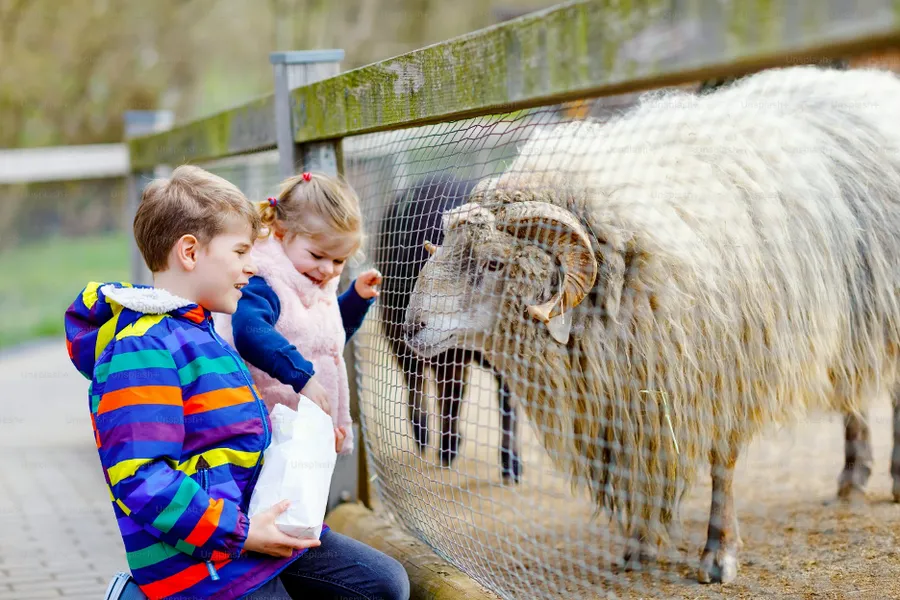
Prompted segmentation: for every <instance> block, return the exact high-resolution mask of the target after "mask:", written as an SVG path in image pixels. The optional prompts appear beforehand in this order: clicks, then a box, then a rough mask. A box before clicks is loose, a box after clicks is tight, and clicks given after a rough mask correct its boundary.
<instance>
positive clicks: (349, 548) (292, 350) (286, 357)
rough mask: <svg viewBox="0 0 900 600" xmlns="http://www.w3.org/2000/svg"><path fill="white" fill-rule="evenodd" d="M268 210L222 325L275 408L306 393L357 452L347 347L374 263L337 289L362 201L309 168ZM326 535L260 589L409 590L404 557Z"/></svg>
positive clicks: (338, 437)
mask: <svg viewBox="0 0 900 600" xmlns="http://www.w3.org/2000/svg"><path fill="white" fill-rule="evenodd" d="M259 212H260V216H261V218H262V224H263V226H264V230H263V233H262V238H261V239H260V240H258V241H257V242H256V243H255V244H254V246H253V249H252V250H251V261H252V262H253V263H254V265H255V266H256V269H257V275H255V276H254V277H251V278H250V281H249V283H248V284H247V285H246V286H245V287H244V288H243V289H242V292H243V294H242V297H241V299H240V301H239V302H238V307H237V311H236V312H235V313H234V315H233V316H231V317H230V318H229V316H228V315H219V316H221V317H222V318H221V319H220V320H217V323H216V328H217V330H218V331H219V332H220V335H222V337H225V338H226V339H227V340H228V341H229V342H231V343H232V345H233V346H234V347H235V349H236V350H237V351H238V353H239V354H240V355H241V357H242V358H243V359H244V361H245V362H246V363H247V366H248V368H249V370H250V372H251V374H252V375H253V379H254V383H255V384H256V386H257V388H258V389H259V392H260V395H261V396H262V398H263V400H264V402H265V403H266V406H267V407H268V408H269V410H270V411H271V410H272V407H273V406H274V405H275V404H277V403H281V404H285V405H287V406H289V407H291V408H296V407H297V403H298V400H299V394H303V395H304V396H306V397H308V398H310V399H311V400H312V401H313V402H315V403H316V404H318V405H319V406H320V407H321V408H322V409H323V410H324V411H325V412H327V413H329V414H330V415H331V417H332V420H333V422H334V424H335V449H336V450H337V451H338V453H340V454H349V453H350V452H352V451H353V446H354V439H353V429H352V427H351V425H352V423H351V420H350V394H349V387H348V381H347V371H346V365H345V363H344V357H343V349H344V345H345V344H346V342H347V340H349V339H350V338H351V337H352V336H353V334H354V333H355V332H356V330H357V329H359V327H360V326H361V325H362V322H363V319H364V318H365V315H366V312H367V311H368V309H369V307H370V306H371V305H372V303H373V302H374V301H375V298H376V297H377V296H378V290H377V289H376V287H375V286H377V285H378V284H380V283H381V274H380V273H378V271H376V270H374V269H372V270H369V271H366V272H365V273H363V274H362V275H360V276H359V277H358V278H357V279H356V280H355V281H354V282H353V284H352V285H351V286H350V287H349V289H348V290H347V291H346V292H344V293H343V294H342V295H341V296H340V297H338V296H337V293H336V292H337V285H338V280H339V278H340V275H341V273H342V272H343V270H344V265H345V264H346V262H347V260H348V259H349V258H350V257H351V256H353V255H354V254H355V253H356V252H357V250H358V249H359V247H360V245H361V243H362V232H361V229H362V217H361V214H360V209H359V199H358V198H357V196H356V193H355V192H354V191H353V189H352V188H351V187H350V186H349V185H347V184H346V183H344V182H343V181H341V180H339V179H334V178H331V177H328V176H326V175H323V174H318V173H303V174H302V175H297V176H294V177H291V178H288V179H286V180H285V181H284V182H283V183H282V187H281V191H280V193H279V194H278V196H277V197H272V198H269V199H268V200H267V201H265V202H261V203H260V204H259ZM321 542H322V543H321V546H319V547H317V548H315V552H313V551H306V552H305V553H304V554H302V555H301V556H300V558H298V559H297V560H296V561H294V563H292V565H291V566H290V567H288V568H287V569H286V570H285V571H283V572H282V574H281V576H280V578H276V579H275V580H273V581H272V582H270V583H271V586H272V589H268V588H266V589H261V590H259V591H258V592H257V593H259V594H263V595H266V594H268V595H267V597H269V598H271V597H273V593H274V594H275V595H274V597H281V596H278V594H279V593H280V594H285V593H286V594H288V595H289V597H292V598H300V597H303V598H309V597H312V596H311V595H312V594H313V593H314V592H315V593H316V594H319V595H316V596H315V597H316V598H318V597H332V596H333V597H338V596H340V597H347V595H348V593H351V594H353V593H355V594H358V595H359V597H362V598H375V597H378V598H406V597H408V595H409V581H408V578H407V575H406V571H405V570H404V569H403V567H402V566H401V565H400V563H398V562H397V561H395V560H394V559H392V558H390V557H388V556H387V555H384V554H382V553H381V552H378V551H377V550H375V549H373V548H370V547H369V546H366V545H365V544H362V543H360V542H358V541H356V540H352V539H350V538H347V537H345V536H342V535H340V534H338V533H336V532H334V531H331V530H330V529H327V528H326V529H325V530H324V531H323V533H322V537H321ZM279 579H280V580H279ZM282 586H283V588H284V589H283V590H282V589H281V587H282ZM329 594H331V595H332V596H329ZM352 597H357V596H352Z"/></svg>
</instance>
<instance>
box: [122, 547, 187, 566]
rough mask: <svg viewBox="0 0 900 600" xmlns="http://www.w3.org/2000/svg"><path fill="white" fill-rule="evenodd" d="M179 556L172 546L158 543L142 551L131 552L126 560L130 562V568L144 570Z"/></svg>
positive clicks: (126, 556)
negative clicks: (171, 557)
mask: <svg viewBox="0 0 900 600" xmlns="http://www.w3.org/2000/svg"><path fill="white" fill-rule="evenodd" d="M177 554H178V552H177V551H176V550H175V548H173V547H172V546H169V545H168V544H163V543H162V542H158V543H156V544H153V545H152V546H147V547H146V548H142V549H141V550H134V551H132V552H129V553H128V554H127V555H125V558H126V560H127V561H128V566H129V567H131V568H132V569H143V568H144V567H149V566H150V565H155V564H156V563H158V562H162V561H164V560H166V559H167V558H169V557H170V556H176V555H177Z"/></svg>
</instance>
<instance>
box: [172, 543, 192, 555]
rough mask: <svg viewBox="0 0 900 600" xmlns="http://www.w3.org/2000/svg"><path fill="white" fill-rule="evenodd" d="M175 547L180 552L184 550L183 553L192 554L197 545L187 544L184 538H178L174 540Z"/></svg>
mask: <svg viewBox="0 0 900 600" xmlns="http://www.w3.org/2000/svg"><path fill="white" fill-rule="evenodd" d="M175 548H177V549H178V550H180V551H181V552H184V553H185V554H193V553H194V550H196V549H197V546H195V545H193V544H188V543H187V542H186V541H184V540H178V541H177V542H175Z"/></svg>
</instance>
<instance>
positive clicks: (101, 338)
mask: <svg viewBox="0 0 900 600" xmlns="http://www.w3.org/2000/svg"><path fill="white" fill-rule="evenodd" d="M112 311H113V316H112V318H111V319H110V320H109V321H107V322H106V323H104V324H103V325H101V326H100V329H98V330H97V343H96V345H95V346H94V360H97V359H98V358H100V355H101V354H103V350H104V349H105V348H106V347H107V346H108V345H109V343H110V342H111V341H112V339H113V336H114V335H115V334H116V323H117V322H118V321H119V315H121V314H122V306H121V305H119V304H115V305H112Z"/></svg>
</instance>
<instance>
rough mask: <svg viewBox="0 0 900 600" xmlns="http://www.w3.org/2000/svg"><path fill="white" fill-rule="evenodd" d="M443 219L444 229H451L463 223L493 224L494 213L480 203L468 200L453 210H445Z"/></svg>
mask: <svg viewBox="0 0 900 600" xmlns="http://www.w3.org/2000/svg"><path fill="white" fill-rule="evenodd" d="M442 220H443V224H444V230H445V231H450V230H451V229H453V228H455V227H459V226H460V225H462V224H463V223H482V224H493V222H494V215H493V213H491V211H489V210H488V209H486V208H485V207H483V206H481V205H480V204H477V203H475V202H467V203H466V204H462V205H460V206H457V207H456V208H454V209H453V210H448V211H447V212H445V213H444V216H443V218H442Z"/></svg>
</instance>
